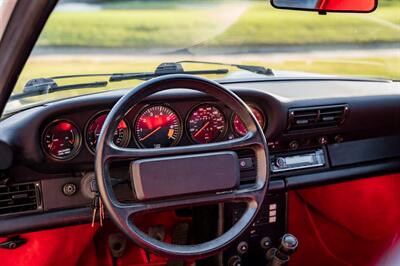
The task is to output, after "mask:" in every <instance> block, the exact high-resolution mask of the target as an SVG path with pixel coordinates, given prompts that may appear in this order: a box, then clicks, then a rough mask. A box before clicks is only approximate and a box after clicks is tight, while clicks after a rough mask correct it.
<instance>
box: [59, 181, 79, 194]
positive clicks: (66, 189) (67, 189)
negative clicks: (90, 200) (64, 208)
mask: <svg viewBox="0 0 400 266" xmlns="http://www.w3.org/2000/svg"><path fill="white" fill-rule="evenodd" d="M62 191H63V193H64V195H65V196H67V197H70V196H72V195H74V194H75V193H76V191H77V187H76V185H75V184H74V183H67V184H65V185H64V186H63V187H62Z"/></svg>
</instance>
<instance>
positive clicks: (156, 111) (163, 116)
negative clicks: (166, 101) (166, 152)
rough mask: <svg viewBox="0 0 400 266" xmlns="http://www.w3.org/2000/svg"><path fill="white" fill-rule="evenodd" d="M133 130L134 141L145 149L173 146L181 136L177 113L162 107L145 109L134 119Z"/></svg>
mask: <svg viewBox="0 0 400 266" xmlns="http://www.w3.org/2000/svg"><path fill="white" fill-rule="evenodd" d="M134 128H135V139H136V141H137V142H138V143H139V144H140V146H142V147H145V148H161V147H170V146H174V145H176V144H177V143H178V141H179V139H180V137H181V135H182V126H181V121H180V119H179V117H178V115H177V113H175V112H174V111H173V110H172V109H171V108H169V107H167V106H164V105H154V106H147V107H145V108H144V109H143V110H142V111H141V112H140V113H139V115H138V117H137V118H136V121H135V126H134Z"/></svg>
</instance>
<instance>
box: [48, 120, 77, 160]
mask: <svg viewBox="0 0 400 266" xmlns="http://www.w3.org/2000/svg"><path fill="white" fill-rule="evenodd" d="M80 146H81V135H80V133H79V130H78V128H77V127H76V126H75V125H74V124H73V123H72V122H69V121H67V120H56V121H53V122H52V123H50V124H49V125H48V126H47V127H46V129H45V130H44V132H43V138H42V147H43V149H44V151H45V152H46V154H48V155H49V156H50V157H52V158H54V159H57V160H69V159H72V158H73V157H74V156H75V155H76V154H77V153H78V151H79V148H80Z"/></svg>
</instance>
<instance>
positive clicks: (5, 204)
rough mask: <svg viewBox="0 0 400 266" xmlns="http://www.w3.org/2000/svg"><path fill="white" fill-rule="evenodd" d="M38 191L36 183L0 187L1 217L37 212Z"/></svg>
mask: <svg viewBox="0 0 400 266" xmlns="http://www.w3.org/2000/svg"><path fill="white" fill-rule="evenodd" d="M38 189H39V186H38V185H37V184H35V183H24V184H12V185H8V186H5V185H0V215H5V214H14V213H21V212H31V211H35V210H37V209H38V207H39V201H38Z"/></svg>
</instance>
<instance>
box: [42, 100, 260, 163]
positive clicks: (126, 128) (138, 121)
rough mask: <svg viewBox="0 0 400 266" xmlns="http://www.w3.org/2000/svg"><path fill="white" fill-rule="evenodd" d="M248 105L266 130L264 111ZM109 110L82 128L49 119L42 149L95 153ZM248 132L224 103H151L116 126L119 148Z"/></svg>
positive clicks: (66, 156)
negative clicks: (180, 106) (178, 106)
mask: <svg viewBox="0 0 400 266" xmlns="http://www.w3.org/2000/svg"><path fill="white" fill-rule="evenodd" d="M249 107H250V108H251V110H252V112H253V114H254V115H255V117H256V118H257V121H258V123H259V124H260V126H261V127H262V128H263V130H265V129H266V128H265V127H266V125H267V118H266V115H265V113H264V112H263V111H262V109H261V108H259V107H258V106H256V105H253V104H249ZM131 111H132V110H131ZM108 112H109V110H103V111H100V112H98V113H95V114H94V115H92V116H91V117H90V118H89V119H88V121H87V122H86V124H85V126H84V127H82V128H83V130H82V129H81V128H80V127H78V126H77V125H76V124H75V123H74V122H73V121H71V120H69V119H58V120H54V121H52V122H50V123H49V124H47V126H46V127H45V128H44V130H43V134H42V139H41V144H42V149H43V151H44V152H45V154H46V155H47V156H48V157H50V158H51V159H53V160H56V161H67V160H71V159H73V158H74V157H75V156H77V155H78V154H79V152H80V151H81V150H82V147H83V146H84V147H86V149H87V150H88V151H89V152H90V153H91V154H95V151H96V145H97V139H98V137H99V135H100V131H101V128H102V126H103V123H104V121H105V119H106V117H107V114H108ZM246 133H247V129H246V127H245V125H244V124H243V122H242V121H241V119H240V117H239V116H238V115H237V114H236V113H235V112H232V111H230V110H228V109H227V108H226V107H224V106H223V105H221V104H217V103H214V102H205V103H201V104H197V105H194V106H193V107H192V108H191V109H188V110H187V111H186V112H183V114H182V111H181V112H178V111H177V110H175V109H174V108H173V107H172V106H171V105H167V104H149V105H145V106H143V107H142V108H141V109H139V110H135V115H134V116H131V118H130V119H129V120H128V115H126V116H125V117H124V118H123V119H122V120H121V121H120V122H119V124H118V127H117V128H116V129H115V132H114V139H113V140H114V143H115V144H116V145H118V146H120V147H128V146H136V147H140V148H163V147H172V146H176V145H190V144H205V143H212V142H217V141H221V140H226V139H232V138H236V137H241V136H243V135H245V134H246ZM82 142H84V145H82Z"/></svg>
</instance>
